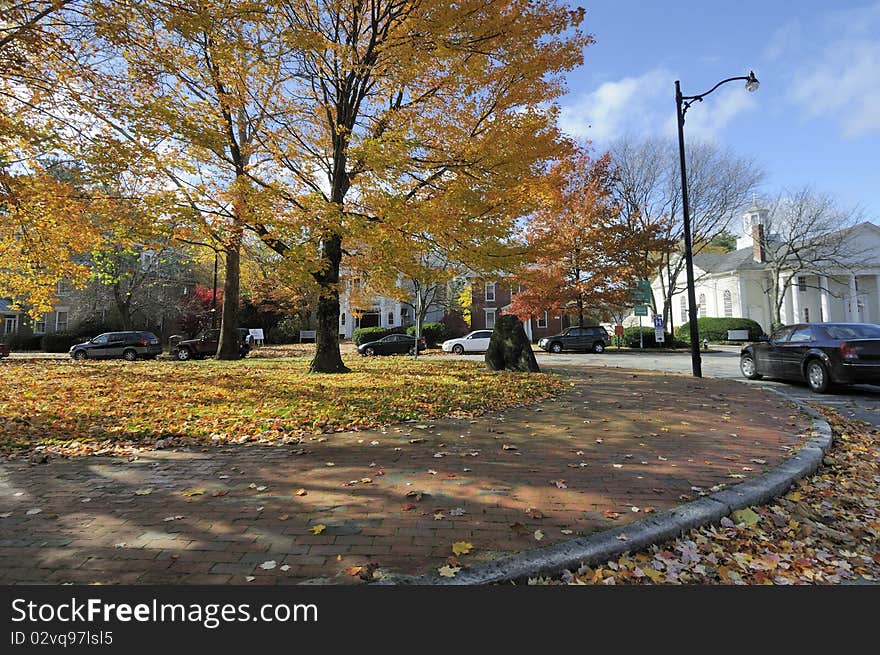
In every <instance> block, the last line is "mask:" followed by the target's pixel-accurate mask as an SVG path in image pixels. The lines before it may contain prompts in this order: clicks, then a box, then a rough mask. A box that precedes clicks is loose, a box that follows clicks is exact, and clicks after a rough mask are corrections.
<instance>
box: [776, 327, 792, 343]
mask: <svg viewBox="0 0 880 655" xmlns="http://www.w3.org/2000/svg"><path fill="white" fill-rule="evenodd" d="M793 330H794V328H793V327H784V328H779V329H778V330H776V332H774V333H773V334H772V335H770V341H788V337H789V336H790V335H791V333H792V331H793Z"/></svg>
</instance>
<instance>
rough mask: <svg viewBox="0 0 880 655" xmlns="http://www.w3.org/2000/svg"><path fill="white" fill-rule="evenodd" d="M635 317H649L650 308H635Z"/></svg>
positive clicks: (641, 306)
mask: <svg viewBox="0 0 880 655" xmlns="http://www.w3.org/2000/svg"><path fill="white" fill-rule="evenodd" d="M635 315H636V316H647V315H648V308H647V307H645V306H644V305H636V306H635Z"/></svg>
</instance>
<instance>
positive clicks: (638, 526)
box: [374, 387, 833, 585]
mask: <svg viewBox="0 0 880 655" xmlns="http://www.w3.org/2000/svg"><path fill="white" fill-rule="evenodd" d="M764 389H766V390H767V391H770V392H772V393H775V394H778V395H780V396H782V397H784V398H785V399H786V400H788V401H790V402H792V403H793V404H795V405H796V406H798V407H799V408H800V409H801V410H803V411H804V412H805V413H806V414H808V415H809V416H810V418H811V419H812V435H811V438H810V439H809V441H807V443H806V444H804V446H803V448H801V449H800V450H799V451H798V452H797V453H796V454H795V455H793V456H792V457H790V458H789V459H787V460H786V461H784V462H783V463H782V464H780V465H779V466H776V467H774V468H772V469H771V470H769V471H767V472H766V473H763V474H761V475H759V476H758V477H756V478H753V479H751V480H748V481H746V482H742V483H740V484H737V485H735V486H733V487H730V488H729V489H725V490H724V491H719V492H718V493H714V494H712V495H710V496H705V497H703V498H700V499H699V500H695V501H692V502H689V503H685V504H684V505H680V506H678V507H675V508H673V509H671V510H668V511H665V512H662V513H660V514H656V515H654V516H650V517H649V518H645V519H642V520H641V521H636V522H635V523H630V524H628V525H624V526H620V527H618V528H613V529H611V530H605V531H603V532H598V533H596V534H592V535H589V536H587V537H580V538H577V539H572V540H570V541H565V542H562V543H559V544H555V545H553V546H548V547H546V548H537V549H534V550H530V551H527V552H523V553H518V554H516V555H510V556H508V557H503V558H500V559H497V560H494V561H492V562H486V563H482V564H476V565H474V566H472V567H471V568H469V569H467V570H462V571H459V572H458V574H457V575H456V576H455V577H454V578H444V577H441V576H440V575H439V574H437V573H431V574H428V575H422V576H395V577H392V578H388V579H386V580H382V581H380V582H377V583H374V584H380V585H478V584H493V583H499V582H510V581H515V580H525V579H527V578H529V577H536V576H540V575H554V574H558V573H560V572H561V571H563V570H564V569H576V568H578V567H580V566H581V565H584V564H586V565H588V566H589V565H593V564H597V563H599V562H604V561H607V560H611V559H614V558H616V557H619V556H620V555H622V554H623V553H625V552H626V551H635V550H639V549H641V548H644V547H645V546H649V545H651V544H654V543H658V542H661V541H666V540H668V539H672V538H674V537H677V536H679V535H680V534H682V533H683V532H686V531H687V530H690V529H692V528H697V527H701V526H703V525H707V524H710V523H717V522H718V521H720V520H721V519H722V518H723V517H725V516H727V515H729V514H730V513H731V512H734V511H736V510H738V509H744V508H746V507H750V506H752V505H762V504H764V503H766V502H767V501H768V500H770V499H772V498H775V497H776V496H779V495H780V494H782V493H783V492H785V491H786V490H787V489H788V488H789V487H791V485H792V484H794V483H795V482H797V481H798V480H800V479H801V478H803V477H806V476H807V475H809V474H811V473H813V472H814V471H815V470H816V469H818V468H819V465H820V464H821V463H822V458H823V457H824V456H825V453H826V452H828V449H829V448H831V445H832V443H833V436H832V433H831V426H829V425H828V422H827V421H825V419H823V418H822V416H821V415H820V414H819V413H818V412H817V411H816V410H814V409H813V408H812V407H810V406H809V405H807V404H806V403H805V402H803V401H801V400H798V399H796V398H792V397H790V396H788V395H787V394H785V393H783V392H782V391H778V390H776V389H770V388H768V387H764Z"/></svg>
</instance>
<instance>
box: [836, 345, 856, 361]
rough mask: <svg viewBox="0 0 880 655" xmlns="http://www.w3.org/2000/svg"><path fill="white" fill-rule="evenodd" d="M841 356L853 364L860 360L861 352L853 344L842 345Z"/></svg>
mask: <svg viewBox="0 0 880 655" xmlns="http://www.w3.org/2000/svg"><path fill="white" fill-rule="evenodd" d="M840 356H841V357H842V358H843V359H845V360H846V361H850V362H851V361H853V360H856V359H858V358H859V351H858V350H856V347H855V346H854V345H853V344H851V343H842V344H840Z"/></svg>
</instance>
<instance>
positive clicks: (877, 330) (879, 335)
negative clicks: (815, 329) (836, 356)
mask: <svg viewBox="0 0 880 655" xmlns="http://www.w3.org/2000/svg"><path fill="white" fill-rule="evenodd" d="M822 328H823V329H824V330H825V332H827V333H828V336H829V337H830V338H832V339H839V340H841V341H843V340H846V339H880V325H823V326H822Z"/></svg>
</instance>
